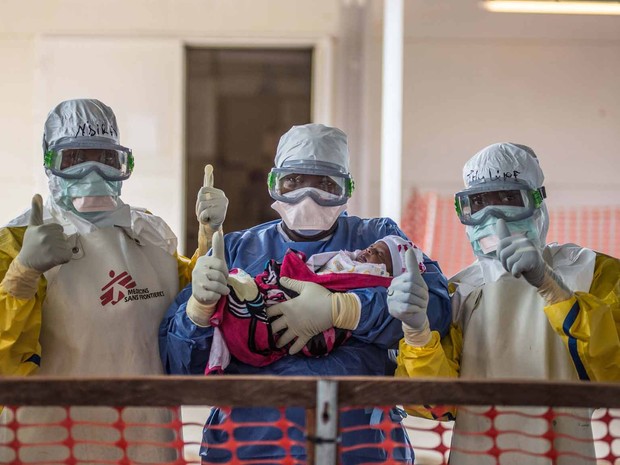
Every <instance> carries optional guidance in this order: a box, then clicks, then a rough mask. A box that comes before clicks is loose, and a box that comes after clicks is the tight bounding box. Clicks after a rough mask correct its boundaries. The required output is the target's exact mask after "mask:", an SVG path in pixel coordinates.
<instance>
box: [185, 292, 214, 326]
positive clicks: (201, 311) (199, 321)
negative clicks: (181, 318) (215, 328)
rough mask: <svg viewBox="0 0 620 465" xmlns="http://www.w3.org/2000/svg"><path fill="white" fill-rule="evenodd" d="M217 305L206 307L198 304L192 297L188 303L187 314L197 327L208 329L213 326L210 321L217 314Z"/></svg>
mask: <svg viewBox="0 0 620 465" xmlns="http://www.w3.org/2000/svg"><path fill="white" fill-rule="evenodd" d="M216 306H217V304H213V305H205V304H201V303H200V302H198V301H197V300H196V299H194V296H193V295H192V296H191V297H190V298H189V300H188V301H187V306H186V307H185V313H187V317H188V318H189V319H190V320H191V321H192V323H194V324H195V325H196V326H199V327H201V328H208V327H209V326H211V323H210V322H209V320H210V319H211V316H212V315H213V312H215V307H216Z"/></svg>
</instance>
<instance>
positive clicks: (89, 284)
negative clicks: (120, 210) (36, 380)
mask: <svg viewBox="0 0 620 465" xmlns="http://www.w3.org/2000/svg"><path fill="white" fill-rule="evenodd" d="M151 232H152V231H151ZM70 240H72V241H73V244H74V246H75V247H74V255H73V259H72V260H71V261H70V262H69V263H67V264H65V265H62V266H59V267H55V268H54V269H52V270H50V271H49V272H47V273H45V277H46V278H47V280H48V286H47V296H46V299H45V302H44V304H43V310H42V311H43V325H42V330H41V347H42V354H41V367H40V370H39V371H38V372H37V375H69V376H75V377H79V376H139V375H156V374H161V373H163V370H162V366H161V361H160V358H159V348H158V329H159V323H160V322H161V320H162V318H163V315H164V313H165V312H166V310H167V308H168V306H169V305H170V303H171V302H172V301H173V299H174V297H175V296H176V294H177V292H178V271H177V261H176V259H175V257H173V256H172V255H171V254H170V253H168V252H167V251H166V250H164V249H163V248H161V247H158V246H154V245H151V243H149V242H147V241H146V240H141V239H140V236H137V235H135V234H134V233H133V232H132V231H131V230H130V229H129V228H122V227H118V226H117V227H108V228H103V229H98V230H94V231H92V232H89V233H87V234H83V235H79V234H77V233H76V234H73V235H72V236H70ZM112 402H113V401H112ZM70 415H71V417H72V419H73V420H76V421H87V422H89V423H97V425H93V424H89V425H74V426H73V428H72V431H71V433H72V439H73V440H75V441H76V443H75V445H74V447H73V451H72V454H73V456H74V458H75V459H76V460H77V463H79V464H85V463H90V462H89V460H96V459H99V460H102V459H105V460H113V461H120V460H122V459H123V458H124V456H123V451H122V450H121V449H120V448H118V447H115V446H114V444H113V442H114V441H118V440H119V439H121V432H120V430H119V429H117V428H114V427H112V423H113V422H115V421H118V420H119V418H118V416H119V411H117V410H115V409H113V408H108V407H72V408H71V409H70ZM18 416H19V422H20V427H21V430H20V431H19V432H18V435H19V438H20V441H22V442H25V443H27V442H29V441H33V442H36V443H41V442H46V441H54V442H55V443H54V444H53V445H41V446H36V447H25V446H22V448H21V451H20V458H21V459H22V460H23V461H24V462H32V463H43V462H48V461H49V462H51V461H53V460H59V461H64V460H65V459H67V458H68V456H69V448H68V447H66V446H65V445H62V444H60V443H59V441H62V440H64V439H66V438H67V431H66V429H65V428H64V427H62V426H59V425H57V426H52V427H45V428H44V427H34V428H33V427H30V428H27V427H26V426H27V423H29V422H30V423H33V422H36V423H37V424H41V423H50V422H52V423H56V422H60V421H62V420H63V419H64V418H65V416H66V410H65V409H64V408H54V407H51V408H47V407H22V408H20V409H19V413H18ZM122 420H123V422H124V423H125V425H124V426H125V427H126V429H125V431H124V433H123V434H124V439H125V440H127V441H154V442H160V443H161V442H169V441H171V440H174V434H173V431H172V430H170V429H166V428H161V427H157V425H159V424H162V423H166V422H169V421H170V420H171V414H170V413H169V411H168V410H166V409H160V408H125V409H124V411H123V413H122ZM145 424H146V426H145ZM149 424H150V425H149ZM82 441H84V442H82ZM88 441H99V442H101V441H105V442H110V441H112V443H111V444H110V443H108V444H93V443H89V442H88ZM126 458H128V459H129V460H130V461H131V462H134V461H135V462H140V463H143V462H144V463H165V462H167V461H173V460H174V459H175V458H176V451H175V450H174V448H173V447H168V448H164V447H161V446H159V447H157V446H153V445H148V444H147V445H140V444H131V442H130V443H129V444H128V446H127V450H126Z"/></svg>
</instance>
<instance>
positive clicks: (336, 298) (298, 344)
mask: <svg viewBox="0 0 620 465" xmlns="http://www.w3.org/2000/svg"><path fill="white" fill-rule="evenodd" d="M280 285H281V286H282V287H284V288H288V289H290V290H292V291H294V292H296V293H298V294H299V295H298V296H297V297H295V298H293V299H291V300H287V301H286V302H282V303H279V304H276V305H273V306H272V307H269V308H268V309H267V316H269V317H270V318H272V317H276V316H279V318H278V319H277V320H275V321H273V322H272V323H271V330H272V331H273V332H274V333H277V332H279V331H281V330H283V329H286V331H285V332H284V333H283V334H282V335H281V336H280V338H279V339H278V342H277V346H278V347H284V346H285V345H286V344H288V343H289V342H291V341H292V340H293V339H295V338H297V340H296V341H295V342H294V343H293V345H292V346H291V348H290V349H289V354H291V355H292V354H296V353H297V352H299V351H300V350H301V349H303V347H304V346H305V345H306V343H307V342H308V341H309V340H310V339H311V338H312V337H313V336H316V335H317V334H319V333H321V332H322V331H325V330H326V329H329V328H331V327H332V326H336V327H338V328H343V329H355V328H356V327H357V325H358V323H359V319H360V315H361V303H360V301H359V298H358V297H357V296H356V295H355V294H352V293H347V292H342V293H340V292H334V293H332V292H331V291H329V290H327V289H325V288H324V287H323V286H321V285H320V284H316V283H312V282H306V281H298V280H296V279H291V278H287V277H282V278H280Z"/></svg>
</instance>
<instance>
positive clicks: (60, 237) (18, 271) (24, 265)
mask: <svg viewBox="0 0 620 465" xmlns="http://www.w3.org/2000/svg"><path fill="white" fill-rule="evenodd" d="M71 255H72V252H71V246H70V245H69V242H68V241H67V238H66V237H65V234H64V232H63V228H62V226H61V225H59V224H58V223H49V224H43V200H42V199H41V196H40V195H39V194H36V195H35V196H34V197H32V209H31V210H30V220H29V224H28V227H27V228H26V232H25V233H24V241H23V243H22V248H21V250H20V252H19V253H18V254H17V256H16V257H15V260H13V261H12V262H11V264H10V265H9V268H8V270H6V274H5V275H4V278H3V279H2V284H1V285H2V287H3V288H4V290H5V291H6V292H7V293H8V294H10V295H12V296H13V297H17V298H18V299H31V298H32V297H34V296H35V294H36V293H37V288H38V285H39V278H40V277H41V275H42V274H43V273H45V272H46V271H47V270H50V269H52V268H54V267H55V266H57V265H61V264H63V263H67V262H68V261H69V260H71Z"/></svg>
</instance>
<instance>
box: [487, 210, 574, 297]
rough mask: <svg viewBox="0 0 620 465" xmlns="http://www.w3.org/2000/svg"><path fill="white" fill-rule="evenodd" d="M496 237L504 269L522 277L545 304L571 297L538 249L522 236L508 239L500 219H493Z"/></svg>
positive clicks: (497, 252) (508, 235) (508, 234)
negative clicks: (534, 289)
mask: <svg viewBox="0 0 620 465" xmlns="http://www.w3.org/2000/svg"><path fill="white" fill-rule="evenodd" d="M496 234H497V237H499V239H500V241H499V243H498V244H497V251H496V254H497V258H498V259H499V261H500V262H501V263H502V266H503V267H504V269H505V270H506V271H508V272H509V273H511V274H512V275H513V276H514V277H515V278H519V277H520V276H523V277H524V278H525V280H526V281H527V282H528V283H530V284H531V285H532V286H534V287H535V288H537V289H538V293H539V294H540V295H541V296H542V297H543V299H545V301H546V302H547V304H548V305H552V304H555V303H557V302H562V301H564V300H568V299H570V298H571V297H572V296H573V291H571V290H570V289H569V288H568V286H567V285H566V284H565V283H564V281H563V280H562V278H561V277H560V276H558V275H557V274H556V273H555V272H554V271H553V270H552V269H551V267H549V266H548V265H547V264H546V263H545V260H544V259H543V256H542V254H541V253H540V250H538V248H537V247H536V246H535V245H534V243H533V242H532V241H531V240H529V239H528V238H527V237H524V236H511V235H510V231H509V229H508V226H506V222H505V221H504V220H503V219H501V218H500V219H498V220H497V225H496Z"/></svg>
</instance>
